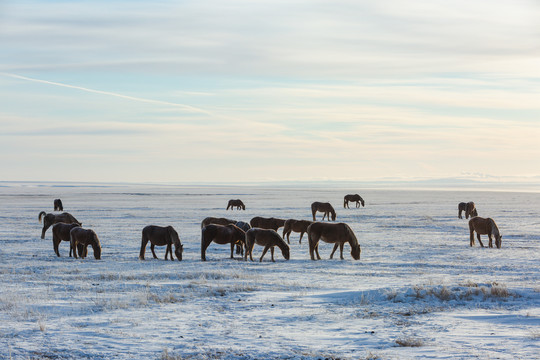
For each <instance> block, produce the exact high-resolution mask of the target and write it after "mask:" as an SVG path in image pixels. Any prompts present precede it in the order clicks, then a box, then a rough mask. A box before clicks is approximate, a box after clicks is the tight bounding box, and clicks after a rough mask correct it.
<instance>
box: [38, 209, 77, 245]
mask: <svg viewBox="0 0 540 360" xmlns="http://www.w3.org/2000/svg"><path fill="white" fill-rule="evenodd" d="M43 215H45V217H43ZM42 217H43V230H41V238H42V239H45V231H47V229H48V228H49V227H51V225H54V224H56V223H60V222H62V223H66V224H77V225H79V226H81V225H82V223H80V222H79V221H77V219H75V218H74V217H73V215H71V214H69V213H62V214H58V215H55V214H53V213H49V214H47V213H46V212H45V211H42V212H40V213H39V216H38V220H39V222H41V218H42Z"/></svg>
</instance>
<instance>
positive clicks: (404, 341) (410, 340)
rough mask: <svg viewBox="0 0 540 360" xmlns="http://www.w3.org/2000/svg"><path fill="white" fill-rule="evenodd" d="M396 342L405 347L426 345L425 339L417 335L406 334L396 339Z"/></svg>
mask: <svg viewBox="0 0 540 360" xmlns="http://www.w3.org/2000/svg"><path fill="white" fill-rule="evenodd" d="M396 344H398V345H399V346H403V347H420V346H424V341H423V340H422V339H419V338H416V337H412V336H406V337H402V338H398V339H396Z"/></svg>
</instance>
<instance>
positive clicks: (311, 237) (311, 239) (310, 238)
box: [307, 232, 319, 260]
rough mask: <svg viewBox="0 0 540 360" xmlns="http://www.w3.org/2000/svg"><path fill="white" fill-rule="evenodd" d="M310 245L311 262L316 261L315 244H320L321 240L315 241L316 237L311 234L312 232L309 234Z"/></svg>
mask: <svg viewBox="0 0 540 360" xmlns="http://www.w3.org/2000/svg"><path fill="white" fill-rule="evenodd" d="M307 235H308V244H309V255H310V256H311V260H315V253H314V252H315V243H316V241H317V242H318V241H319V239H317V240H316V241H315V239H314V236H313V235H312V234H311V232H308V234H307Z"/></svg>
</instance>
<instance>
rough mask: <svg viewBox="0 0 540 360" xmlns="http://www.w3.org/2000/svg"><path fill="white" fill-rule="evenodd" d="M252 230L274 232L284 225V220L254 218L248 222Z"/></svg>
mask: <svg viewBox="0 0 540 360" xmlns="http://www.w3.org/2000/svg"><path fill="white" fill-rule="evenodd" d="M249 223H250V224H251V227H252V228H261V229H272V230H276V231H277V229H279V228H280V227H282V226H283V225H285V220H284V219H277V218H273V217H271V218H264V217H260V216H255V217H254V218H253V219H251V220H250V221H249Z"/></svg>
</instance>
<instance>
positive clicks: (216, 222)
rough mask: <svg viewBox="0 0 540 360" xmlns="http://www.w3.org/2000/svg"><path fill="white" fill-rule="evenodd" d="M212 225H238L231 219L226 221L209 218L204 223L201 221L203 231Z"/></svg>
mask: <svg viewBox="0 0 540 360" xmlns="http://www.w3.org/2000/svg"><path fill="white" fill-rule="evenodd" d="M210 224H215V225H229V224H236V220H231V219H226V218H215V217H207V218H205V219H204V220H203V221H201V229H202V228H204V227H206V226H207V225H210Z"/></svg>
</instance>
